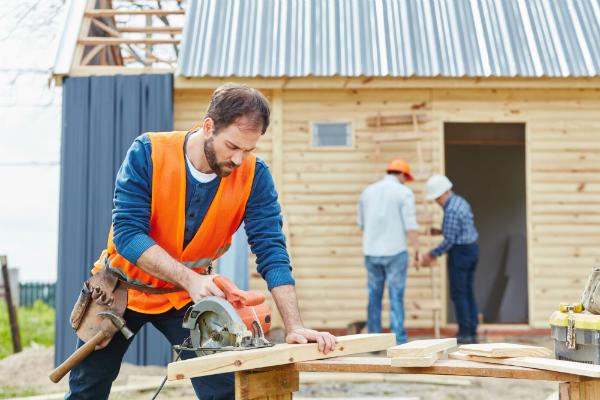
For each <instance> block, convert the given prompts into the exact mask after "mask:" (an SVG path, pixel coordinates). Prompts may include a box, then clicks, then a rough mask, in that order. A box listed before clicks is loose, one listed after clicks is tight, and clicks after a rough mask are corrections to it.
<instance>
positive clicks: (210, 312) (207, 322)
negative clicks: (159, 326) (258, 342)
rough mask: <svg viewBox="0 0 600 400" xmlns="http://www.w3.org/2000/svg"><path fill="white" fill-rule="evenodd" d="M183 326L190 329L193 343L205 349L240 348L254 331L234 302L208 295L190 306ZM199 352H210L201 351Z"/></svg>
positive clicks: (203, 353) (201, 353) (206, 352)
mask: <svg viewBox="0 0 600 400" xmlns="http://www.w3.org/2000/svg"><path fill="white" fill-rule="evenodd" d="M183 327H184V328H187V329H189V330H190V338H191V341H192V346H193V347H195V348H204V349H210V348H214V349H221V348H224V347H240V346H242V345H243V343H244V342H245V341H246V340H248V339H245V338H249V337H252V332H251V331H249V330H248V329H246V325H245V324H244V322H243V321H242V319H241V318H240V316H239V314H238V313H237V311H236V310H235V308H233V306H232V305H231V303H229V302H228V301H227V300H225V299H222V298H220V297H214V296H211V297H206V298H204V299H202V300H200V301H199V302H198V303H196V304H194V305H193V306H191V307H190V308H189V309H188V310H187V312H186V314H185V317H184V318H183ZM197 354H198V355H206V354H210V351H208V350H206V351H198V352H197Z"/></svg>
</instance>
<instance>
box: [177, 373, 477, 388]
mask: <svg viewBox="0 0 600 400" xmlns="http://www.w3.org/2000/svg"><path fill="white" fill-rule="evenodd" d="M175 382H181V381H173V382H170V383H175ZM300 382H301V383H303V384H305V383H310V384H331V383H428V384H435V385H448V386H469V385H471V379H469V378H464V377H460V376H435V375H399V374H386V373H374V372H301V373H300Z"/></svg>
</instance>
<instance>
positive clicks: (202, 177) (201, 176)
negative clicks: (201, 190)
mask: <svg viewBox="0 0 600 400" xmlns="http://www.w3.org/2000/svg"><path fill="white" fill-rule="evenodd" d="M201 132H202V131H201V130H197V131H196V132H193V133H192V134H191V135H190V137H189V138H188V140H189V139H191V138H192V136H194V135H199V134H200V133H201ZM185 161H186V162H187V165H188V167H189V168H190V172H191V174H192V176H193V177H194V179H195V180H197V181H198V182H200V183H208V182H210V181H212V180H213V179H215V178H216V177H217V174H215V173H212V174H205V173H204V172H200V171H198V170H197V169H196V168H195V167H194V164H192V162H191V161H190V159H189V158H188V156H187V154H186V155H185Z"/></svg>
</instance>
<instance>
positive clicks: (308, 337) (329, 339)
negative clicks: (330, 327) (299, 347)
mask: <svg viewBox="0 0 600 400" xmlns="http://www.w3.org/2000/svg"><path fill="white" fill-rule="evenodd" d="M285 341H286V342H287V343H300V344H305V343H308V342H317V344H318V347H319V351H320V352H321V353H323V354H327V353H329V352H330V351H332V350H335V344H336V343H337V338H336V337H335V336H333V335H332V334H331V333H329V332H319V331H315V330H312V329H307V328H295V329H293V330H292V331H290V332H289V333H288V334H287V335H286V337H285Z"/></svg>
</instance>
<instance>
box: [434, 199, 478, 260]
mask: <svg viewBox="0 0 600 400" xmlns="http://www.w3.org/2000/svg"><path fill="white" fill-rule="evenodd" d="M442 232H443V234H444V241H443V242H442V243H441V244H440V245H439V246H438V247H436V248H435V249H433V250H431V255H432V256H434V257H439V256H441V255H442V254H444V253H445V252H447V251H448V250H450V249H451V248H452V246H454V245H455V244H470V243H474V242H475V241H476V240H477V238H478V237H479V234H478V233H477V229H475V223H474V222H473V212H472V211H471V206H470V205H469V203H467V201H466V200H465V199H463V198H462V197H460V196H459V195H457V194H454V193H452V194H451V195H450V197H449V198H448V201H446V204H444V222H443V225H442Z"/></svg>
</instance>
